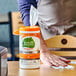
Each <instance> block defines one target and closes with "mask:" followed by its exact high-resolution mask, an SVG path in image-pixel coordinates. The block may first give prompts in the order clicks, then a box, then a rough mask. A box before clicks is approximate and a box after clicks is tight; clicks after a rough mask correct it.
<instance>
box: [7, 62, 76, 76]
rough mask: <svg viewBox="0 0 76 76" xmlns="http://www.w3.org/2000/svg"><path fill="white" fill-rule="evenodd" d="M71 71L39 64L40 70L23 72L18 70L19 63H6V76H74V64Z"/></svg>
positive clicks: (75, 71)
mask: <svg viewBox="0 0 76 76" xmlns="http://www.w3.org/2000/svg"><path fill="white" fill-rule="evenodd" d="M73 66H75V69H73V70H67V69H64V70H57V69H53V68H50V67H47V66H44V65H43V64H41V66H40V69H34V70H23V69H19V62H17V61H9V62H8V76H76V64H74V65H73Z"/></svg>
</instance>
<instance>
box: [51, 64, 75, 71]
mask: <svg viewBox="0 0 76 76" xmlns="http://www.w3.org/2000/svg"><path fill="white" fill-rule="evenodd" d="M52 68H54V69H71V70H73V69H74V66H71V65H68V66H66V67H63V66H59V67H55V66H52Z"/></svg>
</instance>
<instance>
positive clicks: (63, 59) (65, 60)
mask: <svg viewBox="0 0 76 76" xmlns="http://www.w3.org/2000/svg"><path fill="white" fill-rule="evenodd" d="M59 59H60V60H62V61H64V62H66V63H70V62H71V61H70V60H67V59H66V58H63V57H59Z"/></svg>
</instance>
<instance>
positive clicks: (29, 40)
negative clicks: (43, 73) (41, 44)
mask: <svg viewBox="0 0 76 76" xmlns="http://www.w3.org/2000/svg"><path fill="white" fill-rule="evenodd" d="M34 46H35V42H34V40H33V39H32V37H29V38H25V39H24V40H23V47H27V48H34Z"/></svg>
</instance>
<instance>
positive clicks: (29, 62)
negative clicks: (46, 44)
mask: <svg viewBox="0 0 76 76" xmlns="http://www.w3.org/2000/svg"><path fill="white" fill-rule="evenodd" d="M19 42H20V43H19V50H20V53H19V55H20V60H19V64H20V68H22V69H35V68H39V67H40V27H38V26H23V27H21V28H20V37H19Z"/></svg>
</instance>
